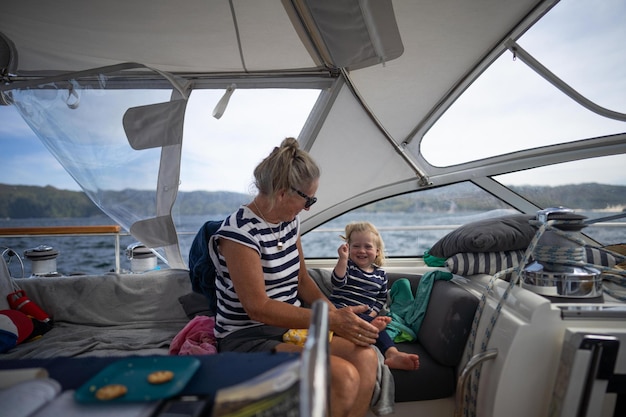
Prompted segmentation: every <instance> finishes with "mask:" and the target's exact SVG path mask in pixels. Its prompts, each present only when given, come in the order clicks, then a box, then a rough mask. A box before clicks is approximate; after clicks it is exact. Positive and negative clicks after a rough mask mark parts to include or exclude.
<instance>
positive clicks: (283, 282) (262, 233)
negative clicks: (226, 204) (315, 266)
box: [209, 206, 300, 338]
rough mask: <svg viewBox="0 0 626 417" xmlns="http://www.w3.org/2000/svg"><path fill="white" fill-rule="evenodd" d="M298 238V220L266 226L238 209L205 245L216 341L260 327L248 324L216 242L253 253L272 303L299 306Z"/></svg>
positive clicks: (248, 321) (258, 219)
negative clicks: (212, 278)
mask: <svg viewBox="0 0 626 417" xmlns="http://www.w3.org/2000/svg"><path fill="white" fill-rule="evenodd" d="M299 234H300V218H299V217H298V216H296V217H295V218H294V219H293V220H292V221H289V222H282V223H278V224H273V223H270V224H269V225H268V224H267V223H266V222H265V221H264V220H263V219H262V218H260V217H259V216H257V215H256V214H254V212H252V211H251V210H250V209H249V208H248V207H246V206H241V207H240V208H239V209H238V210H237V211H236V212H235V213H233V214H231V215H230V216H229V217H227V218H226V220H224V223H223V224H222V227H220V229H219V230H218V231H217V232H216V233H215V234H214V235H213V236H212V237H211V240H210V241H209V253H210V255H211V259H212V260H213V263H214V264H215V267H216V271H217V278H216V281H215V287H216V295H217V314H216V316H215V336H216V337H217V338H223V337H226V336H227V335H229V334H230V333H232V332H234V331H236V330H240V329H245V328H249V327H252V326H257V325H259V324H261V323H259V322H257V321H254V320H251V319H250V317H249V316H248V314H247V313H246V312H245V310H244V309H243V306H242V305H241V302H240V300H239V297H238V296H237V293H236V292H235V290H234V286H233V282H232V280H231V278H230V274H229V272H228V265H226V260H225V259H224V257H223V256H222V254H221V253H220V252H219V250H218V242H219V239H228V240H231V241H234V242H237V243H240V244H242V245H244V246H247V247H249V248H252V249H254V250H255V251H256V252H257V253H258V254H259V257H260V258H261V265H262V268H263V275H264V276H265V290H266V292H267V295H268V296H269V297H270V298H272V299H274V300H279V301H284V302H286V303H289V304H293V305H296V306H300V300H299V299H298V271H299V269H300V256H299V252H298V247H297V245H296V242H297V241H298V236H299ZM277 239H279V240H280V241H281V242H282V244H283V247H282V249H278V242H277Z"/></svg>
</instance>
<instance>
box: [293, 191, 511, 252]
mask: <svg viewBox="0 0 626 417" xmlns="http://www.w3.org/2000/svg"><path fill="white" fill-rule="evenodd" d="M513 213H517V211H515V210H513V209H512V208H511V207H509V206H508V205H506V204H504V203H503V202H501V201H499V200H498V199H496V198H495V197H493V196H492V195H490V194H488V193H487V192H485V191H484V190H482V189H480V188H479V187H477V186H476V185H474V184H471V183H469V182H466V183H460V184H454V185H449V186H445V187H440V188H435V189H429V190H424V191H418V192H415V193H410V194H404V195H400V196H395V197H391V198H388V199H385V200H381V201H378V202H375V203H372V204H369V205H366V206H363V207H360V208H358V209H356V210H352V211H350V212H348V213H345V214H343V215H341V216H339V217H336V218H335V219H333V220H331V221H329V222H327V223H325V224H323V225H321V226H318V227H317V228H316V229H313V230H311V231H309V232H308V233H306V234H305V235H304V236H303V237H302V246H303V249H304V253H305V255H306V257H307V258H336V257H337V248H338V247H339V245H341V243H342V242H343V241H342V240H341V238H340V235H343V234H344V228H345V226H346V224H348V223H350V222H353V221H369V222H371V223H373V224H374V225H375V226H376V227H377V228H378V229H379V231H380V233H381V235H382V238H383V242H384V243H385V252H386V253H385V255H386V256H387V257H390V258H391V257H400V256H410V257H418V256H423V255H424V252H425V251H427V250H429V249H430V248H431V247H432V246H433V244H435V243H436V242H437V240H439V239H440V238H442V237H443V236H445V235H446V234H448V233H449V232H451V231H452V230H454V229H456V228H457V227H458V226H460V225H463V224H466V223H470V222H473V221H477V220H483V219H487V218H492V217H498V216H503V215H507V214H513Z"/></svg>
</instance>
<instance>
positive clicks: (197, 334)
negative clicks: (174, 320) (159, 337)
mask: <svg viewBox="0 0 626 417" xmlns="http://www.w3.org/2000/svg"><path fill="white" fill-rule="evenodd" d="M214 327H215V320H214V319H213V317H207V316H196V317H194V318H193V319H191V321H190V322H189V323H187V325H186V326H185V327H184V328H183V329H182V330H181V331H180V332H178V334H177V335H176V336H175V337H174V339H172V343H171V344H170V350H169V353H170V355H211V354H214V353H217V342H216V340H215V335H214V333H213V329H214Z"/></svg>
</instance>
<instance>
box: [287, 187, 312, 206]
mask: <svg viewBox="0 0 626 417" xmlns="http://www.w3.org/2000/svg"><path fill="white" fill-rule="evenodd" d="M291 189H292V190H293V191H295V192H296V193H298V195H299V196H300V197H302V198H304V199H305V200H306V203H304V208H305V209H308V208H309V207H311V206H312V205H313V204H315V203H316V202H317V197H309V196H308V195H306V194H304V193H303V192H302V191H300V190H298V189H296V188H293V187H291Z"/></svg>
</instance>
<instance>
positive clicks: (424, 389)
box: [309, 268, 478, 402]
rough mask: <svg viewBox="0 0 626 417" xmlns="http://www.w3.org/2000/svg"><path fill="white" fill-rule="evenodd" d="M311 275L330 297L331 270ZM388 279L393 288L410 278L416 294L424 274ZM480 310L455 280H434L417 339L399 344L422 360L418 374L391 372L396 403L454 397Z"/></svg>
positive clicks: (393, 275) (311, 271) (317, 270)
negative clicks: (467, 346)
mask: <svg viewBox="0 0 626 417" xmlns="http://www.w3.org/2000/svg"><path fill="white" fill-rule="evenodd" d="M309 275H310V276H311V278H313V280H314V281H315V282H316V283H317V285H318V286H319V287H320V289H321V290H322V292H323V293H324V294H326V295H328V294H330V291H331V288H332V286H331V281H330V277H331V271H330V270H329V269H321V268H310V269H309ZM387 278H388V279H389V286H390V287H391V285H393V283H394V282H395V281H397V280H398V279H400V278H406V279H408V280H409V282H410V285H411V291H412V293H413V294H415V292H416V291H417V287H418V285H419V281H420V279H421V275H418V274H403V273H395V272H391V273H387ZM477 307H478V299H477V298H476V297H474V296H473V295H472V294H470V293H469V292H468V291H466V290H465V289H464V288H462V287H461V286H459V285H458V284H457V283H455V282H454V280H452V281H445V280H435V281H434V283H433V287H432V291H431V294H430V300H429V303H428V307H427V309H426V314H425V316H424V318H423V321H422V325H421V328H420V331H419V333H418V334H417V339H416V340H415V341H414V342H402V343H396V347H397V348H398V350H400V351H403V352H408V353H417V354H418V355H419V357H420V369H419V370H417V371H403V370H398V369H392V370H391V373H392V375H393V377H394V382H395V390H396V393H395V400H396V402H405V401H421V400H434V399H438V398H446V397H450V396H451V395H454V392H455V389H456V375H457V367H458V364H459V363H460V362H461V359H462V356H463V352H464V350H465V343H466V341H467V337H468V335H469V332H470V330H471V327H472V321H473V319H474V313H475V311H476V308H477Z"/></svg>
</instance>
